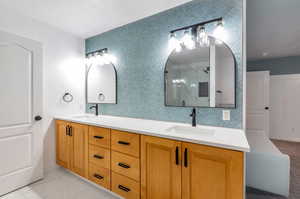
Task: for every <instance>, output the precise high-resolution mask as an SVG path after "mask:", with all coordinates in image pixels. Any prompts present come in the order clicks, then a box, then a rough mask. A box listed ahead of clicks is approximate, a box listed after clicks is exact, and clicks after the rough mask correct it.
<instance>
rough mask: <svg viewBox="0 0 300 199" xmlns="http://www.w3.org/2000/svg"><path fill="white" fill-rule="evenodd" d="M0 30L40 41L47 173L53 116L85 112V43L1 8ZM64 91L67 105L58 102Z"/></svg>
mask: <svg viewBox="0 0 300 199" xmlns="http://www.w3.org/2000/svg"><path fill="white" fill-rule="evenodd" d="M58 20H59V19H58ZM0 30H2V31H5V32H9V33H13V34H16V35H19V36H23V37H26V38H29V39H32V40H35V41H39V42H41V43H42V45H43V69H44V72H43V73H44V76H43V79H44V80H43V82H44V115H43V123H44V125H43V126H44V128H43V132H42V133H44V134H45V139H44V145H45V146H44V148H45V156H44V162H45V164H44V165H45V169H46V171H49V170H50V169H53V168H55V167H56V164H55V131H54V124H53V120H52V117H53V115H56V114H73V113H83V112H84V107H85V96H84V93H85V92H84V82H85V81H84V74H85V70H84V65H83V56H84V40H83V39H82V38H78V37H76V36H74V35H71V34H69V33H65V32H63V31H61V30H58V29H56V28H54V27H51V26H49V25H47V24H45V23H41V22H38V21H35V20H32V19H30V18H26V17H23V16H20V15H18V14H16V13H12V12H11V11H7V10H3V9H1V8H0ZM65 91H69V92H71V93H72V94H73V96H74V101H73V102H72V103H70V104H66V103H63V102H62V101H61V97H62V95H63V93H64V92H65Z"/></svg>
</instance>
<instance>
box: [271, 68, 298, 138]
mask: <svg viewBox="0 0 300 199" xmlns="http://www.w3.org/2000/svg"><path fill="white" fill-rule="evenodd" d="M299 88H300V75H299V74H291V75H273V76H271V85H270V104H271V107H272V109H271V110H270V114H271V116H270V137H271V138H274V139H280V140H288V141H293V142H300V117H299V110H300V100H299V99H300V89H299Z"/></svg>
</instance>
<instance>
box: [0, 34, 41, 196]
mask: <svg viewBox="0 0 300 199" xmlns="http://www.w3.org/2000/svg"><path fill="white" fill-rule="evenodd" d="M42 75H43V74H42V47H41V44H40V43H38V42H35V41H32V40H29V39H25V38H22V37H18V36H15V35H12V34H9V33H5V32H1V31H0V93H1V95H0V162H1V163H0V195H3V194H6V193H8V192H10V191H13V190H15V189H17V188H20V187H22V186H25V185H27V184H29V183H32V182H34V181H36V180H39V179H41V178H42V177H43V135H42V132H41V129H42V128H41V127H42V125H41V121H39V120H40V119H41V118H38V117H36V116H38V115H41V114H42Z"/></svg>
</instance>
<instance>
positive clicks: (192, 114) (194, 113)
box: [190, 108, 196, 127]
mask: <svg viewBox="0 0 300 199" xmlns="http://www.w3.org/2000/svg"><path fill="white" fill-rule="evenodd" d="M190 116H191V117H192V126H193V127H196V109H195V108H193V110H192V113H191V114H190Z"/></svg>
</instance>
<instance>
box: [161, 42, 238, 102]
mask: <svg viewBox="0 0 300 199" xmlns="http://www.w3.org/2000/svg"><path fill="white" fill-rule="evenodd" d="M209 40H210V42H209V43H210V45H209V46H207V47H202V46H201V47H200V46H199V45H197V46H196V47H195V48H194V49H183V50H182V51H180V52H176V50H174V51H173V52H172V53H171V54H170V56H169V58H168V61H167V64H166V67H165V103H166V105H167V106H182V107H185V106H186V107H223V108H234V107H235V58H234V55H233V53H232V51H231V49H230V48H229V47H228V46H227V45H226V44H225V43H223V42H220V41H218V40H216V39H215V38H213V37H209Z"/></svg>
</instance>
